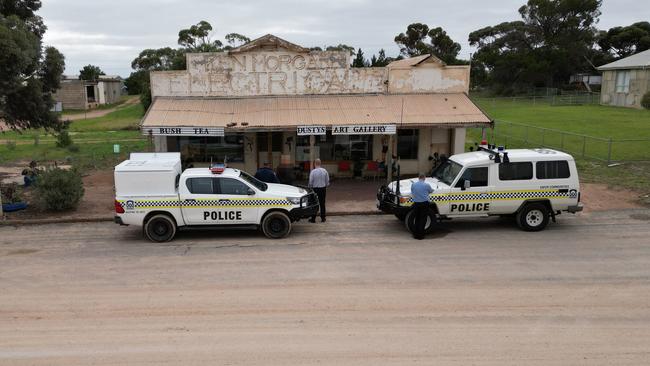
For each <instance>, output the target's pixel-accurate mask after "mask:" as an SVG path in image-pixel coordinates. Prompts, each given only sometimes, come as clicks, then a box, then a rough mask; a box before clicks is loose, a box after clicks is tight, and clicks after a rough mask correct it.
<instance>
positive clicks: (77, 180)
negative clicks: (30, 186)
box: [36, 168, 84, 211]
mask: <svg viewBox="0 0 650 366" xmlns="http://www.w3.org/2000/svg"><path fill="white" fill-rule="evenodd" d="M83 195H84V188H83V181H82V180H81V174H80V173H79V172H78V171H77V170H76V169H72V170H65V169H61V168H53V169H48V170H46V171H44V172H43V173H41V174H40V175H39V176H38V180H37V181H36V199H37V201H38V204H39V205H40V206H41V207H42V208H44V209H46V210H50V211H63V210H69V209H73V208H76V207H77V205H78V204H79V201H81V197H83Z"/></svg>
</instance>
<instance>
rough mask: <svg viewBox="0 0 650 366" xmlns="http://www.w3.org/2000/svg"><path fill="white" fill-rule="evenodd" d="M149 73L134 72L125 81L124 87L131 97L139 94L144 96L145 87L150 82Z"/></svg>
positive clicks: (142, 71)
mask: <svg viewBox="0 0 650 366" xmlns="http://www.w3.org/2000/svg"><path fill="white" fill-rule="evenodd" d="M148 80H149V71H147V70H138V71H134V72H132V73H131V75H129V77H127V78H126V79H124V86H125V87H126V90H127V92H128V93H129V95H137V94H142V92H143V85H145V84H146V83H148V82H149V81H148Z"/></svg>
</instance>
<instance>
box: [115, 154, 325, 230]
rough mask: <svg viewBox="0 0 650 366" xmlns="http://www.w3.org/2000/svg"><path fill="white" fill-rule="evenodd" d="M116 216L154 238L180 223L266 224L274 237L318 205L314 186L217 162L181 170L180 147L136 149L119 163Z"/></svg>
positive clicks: (199, 225)
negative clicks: (264, 177) (272, 179)
mask: <svg viewBox="0 0 650 366" xmlns="http://www.w3.org/2000/svg"><path fill="white" fill-rule="evenodd" d="M115 192H116V193H115V195H116V197H115V222H116V223H118V224H122V225H135V226H142V227H143V231H144V234H145V235H146V237H147V238H149V239H150V240H152V241H157V242H163V241H169V240H171V239H172V238H173V237H174V235H175V234H176V231H177V229H179V228H209V227H218V228H232V229H235V228H251V229H257V228H261V230H262V232H263V233H264V235H266V236H267V237H269V238H274V239H275V238H282V237H285V236H287V235H288V234H289V232H291V224H292V222H295V221H298V220H300V219H302V218H307V217H311V216H312V215H315V214H316V212H317V211H318V197H317V196H316V194H314V193H313V192H312V191H311V190H309V189H306V188H301V187H294V186H290V185H285V184H271V183H264V182H261V181H259V180H257V179H255V178H254V177H252V176H251V175H249V174H248V173H246V172H244V171H241V170H238V169H232V168H227V167H226V166H225V165H223V164H216V165H214V166H212V167H211V168H192V169H186V170H185V171H182V172H181V158H180V154H179V153H155V154H154V153H133V154H131V156H130V159H129V160H126V161H124V162H122V163H121V164H119V165H117V166H116V167H115Z"/></svg>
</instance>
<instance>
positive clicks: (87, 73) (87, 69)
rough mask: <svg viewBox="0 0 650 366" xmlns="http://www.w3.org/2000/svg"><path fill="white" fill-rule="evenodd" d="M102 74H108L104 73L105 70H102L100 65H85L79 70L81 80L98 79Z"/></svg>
mask: <svg viewBox="0 0 650 366" xmlns="http://www.w3.org/2000/svg"><path fill="white" fill-rule="evenodd" d="M100 75H106V74H104V72H103V71H102V69H100V68H99V66H95V65H86V66H84V68H83V69H81V70H80V71H79V80H87V81H97V79H99V76H100Z"/></svg>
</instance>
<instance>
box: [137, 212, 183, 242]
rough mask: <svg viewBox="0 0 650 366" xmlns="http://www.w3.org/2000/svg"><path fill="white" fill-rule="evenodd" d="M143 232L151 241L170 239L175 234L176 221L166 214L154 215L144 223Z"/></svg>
mask: <svg viewBox="0 0 650 366" xmlns="http://www.w3.org/2000/svg"><path fill="white" fill-rule="evenodd" d="M144 233H145V235H146V236H147V238H148V239H149V240H151V241H155V242H158V243H162V242H166V241H170V240H172V239H173V238H174V235H176V223H175V222H174V220H173V219H172V218H171V217H169V216H168V215H163V214H159V215H154V216H152V217H151V218H150V219H149V221H147V223H146V224H144Z"/></svg>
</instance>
